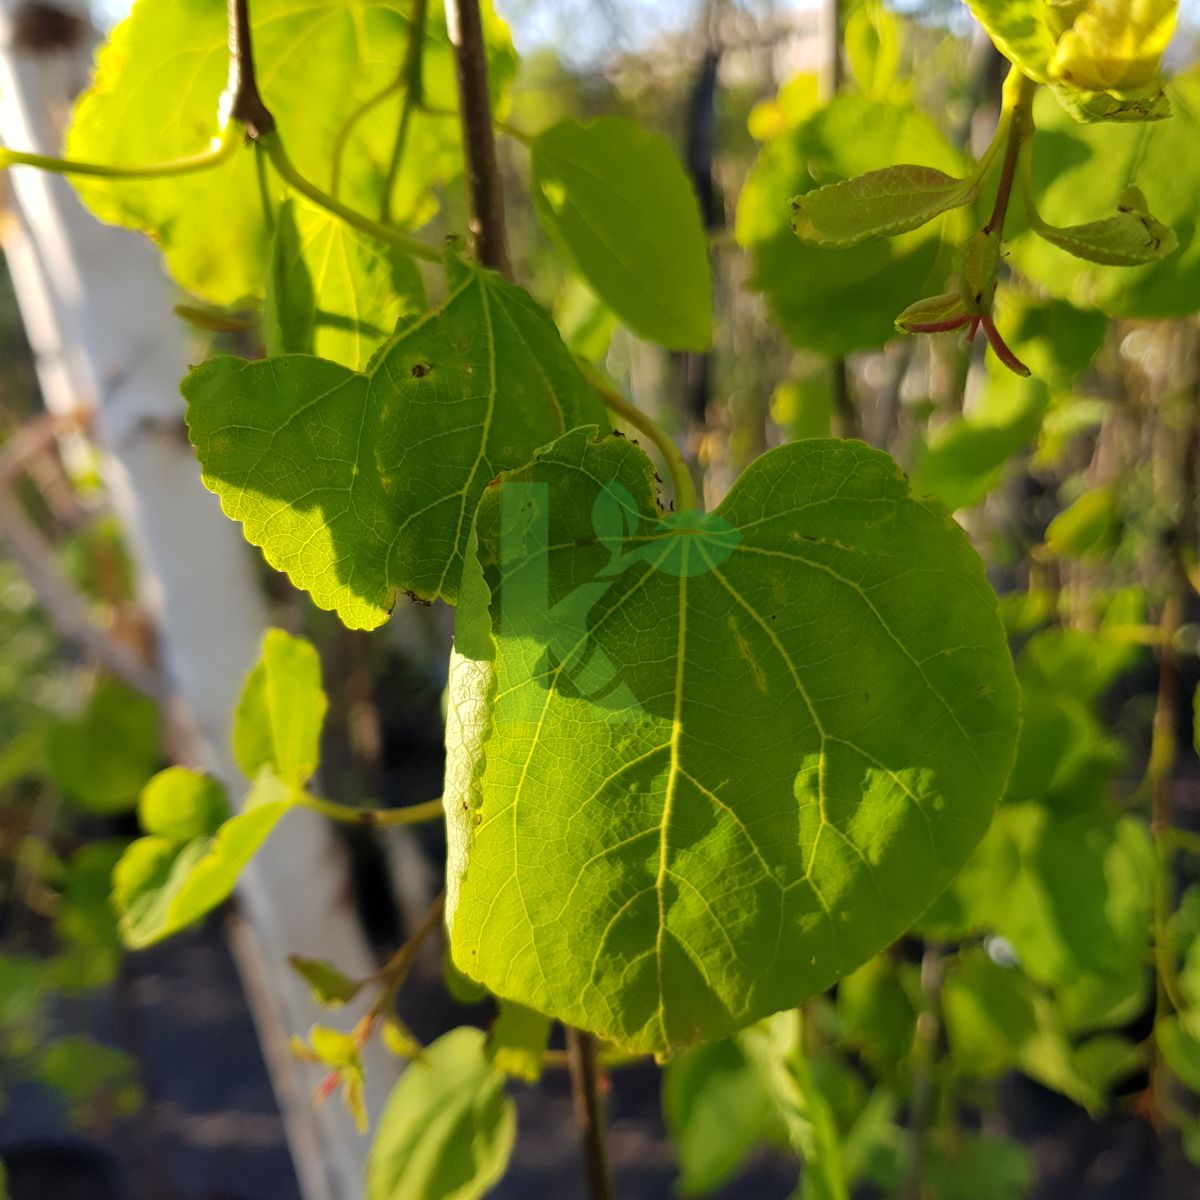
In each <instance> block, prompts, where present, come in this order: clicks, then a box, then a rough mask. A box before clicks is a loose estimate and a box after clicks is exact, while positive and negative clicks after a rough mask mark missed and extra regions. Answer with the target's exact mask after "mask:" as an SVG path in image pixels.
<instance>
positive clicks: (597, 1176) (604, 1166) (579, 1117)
mask: <svg viewBox="0 0 1200 1200" xmlns="http://www.w3.org/2000/svg"><path fill="white" fill-rule="evenodd" d="M566 1036H567V1070H568V1071H570V1073H571V1099H572V1101H573V1102H574V1105H575V1124H576V1126H578V1128H579V1136H580V1138H581V1139H582V1141H583V1162H584V1168H585V1170H586V1172H587V1182H588V1195H589V1196H591V1198H592V1200H612V1197H613V1194H614V1193H613V1184H612V1172H611V1170H610V1169H609V1165H608V1138H607V1136H606V1134H605V1129H604V1110H603V1108H602V1106H601V1104H600V1088H599V1081H598V1077H597V1075H596V1039H595V1038H594V1037H592V1035H591V1034H590V1033H584V1032H583V1030H581V1029H572V1028H571V1027H570V1026H568V1027H567V1030H566Z"/></svg>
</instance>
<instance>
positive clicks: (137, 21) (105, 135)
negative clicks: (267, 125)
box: [66, 0, 515, 305]
mask: <svg viewBox="0 0 1200 1200" xmlns="http://www.w3.org/2000/svg"><path fill="white" fill-rule="evenodd" d="M251 8H252V25H251V27H252V30H253V38H254V56H255V59H256V61H257V66H258V81H259V86H260V87H261V89H262V91H263V95H264V98H265V100H266V103H267V105H268V106H269V107H270V109H271V111H272V112H273V113H274V115H275V118H276V120H277V121H278V124H279V128H280V132H281V134H282V137H283V140H284V143H285V145H286V147H287V152H288V155H289V157H290V158H291V159H292V161H293V162H294V164H295V166H296V167H297V169H298V170H299V171H300V173H301V174H303V175H305V176H306V177H308V178H309V179H311V180H313V181H314V182H316V183H317V184H319V185H320V186H322V187H329V186H331V183H332V180H331V173H332V165H333V162H334V159H335V151H336V148H337V146H338V144H339V141H343V140H344V142H345V146H344V150H345V153H344V159H343V162H342V169H341V173H340V181H339V184H338V186H337V188H336V189H335V190H337V191H338V192H339V195H340V198H341V200H342V201H344V202H346V203H349V204H350V205H351V206H352V207H355V208H357V209H358V210H359V211H361V212H363V213H365V214H367V215H368V216H372V217H374V216H376V215H377V214H378V212H379V211H380V208H381V205H382V202H383V192H384V180H385V177H386V173H387V165H388V163H389V161H390V158H391V154H392V143H393V140H394V138H395V131H396V128H397V126H398V123H399V113H400V106H401V104H402V103H403V102H404V88H403V86H399V87H397V88H396V89H395V90H394V91H393V92H392V93H391V94H390V95H389V96H387V97H385V99H384V100H383V101H382V102H380V103H379V104H377V105H375V106H374V107H372V108H371V109H370V110H369V112H368V113H367V114H366V116H365V119H362V120H357V121H354V122H353V123H348V122H350V121H351V119H352V118H353V116H354V115H355V114H356V113H357V112H358V111H359V110H361V109H362V107H363V105H364V104H365V103H366V102H367V101H368V100H369V99H371V98H372V97H375V96H378V95H379V94H380V93H381V92H383V91H384V89H385V88H387V87H388V85H389V84H392V83H394V82H395V81H396V80H397V75H398V73H399V70H400V64H401V63H402V62H403V59H404V54H405V47H406V45H407V41H408V14H409V9H410V5H409V4H408V3H406V2H404V0H363V2H362V3H355V4H347V3H345V0H313V2H312V3H305V4H299V5H298V4H296V3H294V2H293V0H261V2H256V3H255V4H253V5H252V6H251ZM226 21H227V12H226V6H225V4H224V2H223V0H138V2H137V3H135V4H134V6H133V10H132V12H131V14H130V16H129V17H128V18H127V19H126V20H125V21H123V22H121V24H119V25H118V26H117V27H116V28H115V29H114V30H113V32H112V34H111V35H110V36H109V39H108V42H107V43H106V45H105V46H104V47H103V48H102V49H101V51H100V53H99V56H98V59H97V72H96V79H95V82H94V84H93V86H92V88H91V89H90V90H89V91H87V92H85V93H84V94H83V96H82V97H81V98H80V100H79V102H78V104H77V106H76V109H75V115H74V119H73V123H72V127H71V130H70V132H69V134H68V137H67V147H66V152H67V154H68V156H70V157H72V158H82V159H90V160H92V161H96V162H104V163H114V164H124V165H133V164H140V163H156V162H165V161H169V160H171V159H175V158H179V157H182V156H186V155H192V154H196V153H200V152H203V151H205V150H207V149H208V147H209V144H210V141H211V139H213V138H214V137H215V136H216V135H217V134H218V131H219V127H218V109H219V105H220V98H221V95H222V92H223V90H224V89H225V87H226V84H227V82H228V74H229V62H228V60H229V51H228V44H227V43H228V34H227V31H226ZM484 24H485V31H486V35H487V41H488V45H489V64H488V65H489V78H490V80H491V83H492V86H493V94H494V95H499V94H500V93H501V92H503V91H504V90H505V88H506V86H507V83H508V81H509V79H510V78H511V76H512V73H513V68H514V65H515V57H514V55H513V52H512V47H511V45H510V43H509V39H508V33H507V29H506V28H505V27H504V25H503V23H502V22H500V21H498V20H497V19H496V17H495V16H494V15H493V14H492V13H491V11H490V6H487V5H485V13H484ZM164 46H169V47H170V48H171V53H170V56H169V57H164V55H163V52H162V51H163V47H164ZM422 68H423V69H422V78H423V83H424V93H425V95H424V99H425V101H426V103H427V104H428V105H429V107H430V109H433V110H446V109H450V110H454V109H455V108H456V107H457V103H458V98H457V89H456V86H455V80H454V66H453V56H452V50H451V47H450V44H449V40H448V38H447V36H446V29H445V24H444V21H443V18H442V15H441V10H440V6H438V5H431V6H430V12H429V16H428V21H427V30H426V39H425V52H424V56H423V62H422ZM164 114H169V117H170V119H169V120H168V119H164ZM255 158H256V152H255V150H254V149H253V148H247V149H245V150H238V151H237V152H235V153H234V155H233V156H232V158H230V159H228V160H226V161H225V162H223V163H222V164H221V165H220V166H218V167H216V168H213V169H210V170H207V171H202V172H198V173H195V174H190V175H180V176H175V177H172V178H166V179H155V180H116V179H88V178H82V177H75V178H74V179H73V182H74V183H75V186H76V188H77V190H78V191H79V193H80V195H81V197H82V198H83V200H84V202H85V204H87V206H88V207H89V208H90V209H91V210H92V212H93V213H95V215H96V216H98V217H99V218H100V219H101V220H103V221H109V222H112V223H115V224H119V225H126V226H129V227H131V228H134V229H142V230H145V231H146V232H148V233H150V234H152V235H153V236H154V238H155V240H156V242H157V243H158V245H159V246H160V247H161V248H162V251H163V254H164V256H165V259H166V264H167V269H168V270H169V271H170V273H171V275H172V276H173V277H174V279H175V280H176V282H178V283H179V284H180V285H181V286H182V287H184V288H186V289H188V290H189V291H191V292H194V293H196V294H197V295H199V296H202V297H203V298H204V299H206V300H208V301H209V302H211V303H213V304H217V305H226V304H233V303H236V302H239V301H243V300H244V299H245V298H246V297H254V296H260V295H262V292H263V284H264V279H265V275H266V268H267V262H268V255H269V253H270V226H271V215H270V212H269V211H268V210H269V209H273V208H274V207H275V206H276V205H277V204H278V202H279V201H280V200H281V199H282V197H283V195H284V189H283V187H282V186H281V185H280V184H279V182H278V180H277V179H276V178H275V176H274V173H273V171H272V170H271V169H270V168H268V167H267V165H266V163H265V162H262V163H256V161H255ZM259 167H261V168H262V169H263V171H264V175H263V178H265V180H266V183H267V200H266V203H264V199H263V187H262V182H261V180H260V175H259ZM461 169H462V150H461V144H460V137H459V132H458V122H457V121H456V120H452V119H447V118H446V117H444V116H442V115H441V113H440V112H437V113H436V115H435V113H434V112H432V111H425V110H424V109H417V110H416V111H415V112H414V113H413V114H412V117H411V122H410V127H409V131H408V139H407V144H406V152H405V159H404V169H403V170H401V171H400V172H399V173H398V177H397V180H396V185H395V190H394V191H393V193H392V196H391V214H392V217H393V219H394V220H395V221H396V222H397V223H399V224H400V225H402V226H406V225H414V224H420V223H421V222H423V221H425V220H427V219H428V218H429V217H430V216H431V215H432V214H433V212H434V211H436V208H437V199H436V195H435V189H436V188H437V187H438V186H439V185H440V184H443V183H445V182H447V181H449V180H452V179H454V178H455V177H456V176H457V175H458V173H459V172H460V171H461Z"/></svg>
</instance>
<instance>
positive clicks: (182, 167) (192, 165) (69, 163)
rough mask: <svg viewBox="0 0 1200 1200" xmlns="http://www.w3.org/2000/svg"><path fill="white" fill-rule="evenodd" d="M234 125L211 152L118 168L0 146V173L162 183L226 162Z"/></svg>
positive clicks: (235, 138)
mask: <svg viewBox="0 0 1200 1200" xmlns="http://www.w3.org/2000/svg"><path fill="white" fill-rule="evenodd" d="M239 134H240V131H239V129H238V127H237V125H235V124H233V123H230V124H229V125H227V126H226V127H225V132H224V133H223V134H222V135H221V137H220V138H219V139H217V138H214V139H213V145H212V147H211V149H208V150H205V151H202V152H201V153H200V154H189V155H186V156H184V157H183V158H173V159H170V160H168V161H167V162H160V163H145V164H141V165H135V166H119V165H116V164H113V163H95V162H81V161H79V160H78V159H72V158H55V157H53V156H52V155H49V154H30V153H28V152H27V151H24V150H10V149H8V148H7V147H5V146H0V169H3V168H4V167H37V168H38V169H39V170H41V171H49V172H50V173H51V174H53V175H94V176H96V177H98V178H100V179H166V178H169V177H170V176H173V175H190V174H192V173H194V172H196V171H207V170H208V169H209V168H210V167H215V166H217V165H218V164H220V163H222V162H224V161H225V160H226V159H227V158H229V157H230V156H231V155H232V154H233V152H234V151H235V150H236V149H237V148H238V145H239V144H240V142H241V137H240V136H239Z"/></svg>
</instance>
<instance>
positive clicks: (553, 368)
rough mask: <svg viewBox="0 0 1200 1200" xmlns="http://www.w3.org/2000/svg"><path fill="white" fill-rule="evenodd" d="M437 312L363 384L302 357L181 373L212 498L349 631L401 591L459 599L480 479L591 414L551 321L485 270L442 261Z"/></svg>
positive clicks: (406, 335) (215, 364) (595, 414)
mask: <svg viewBox="0 0 1200 1200" xmlns="http://www.w3.org/2000/svg"><path fill="white" fill-rule="evenodd" d="M452 276H453V287H452V290H451V292H450V294H449V296H448V297H447V299H446V300H445V301H444V303H443V304H442V305H441V306H440V307H439V308H437V309H435V310H433V311H432V312H429V313H427V314H425V315H424V316H422V317H419V318H416V319H412V320H408V321H406V322H403V323H402V324H401V326H400V327H399V328H398V330H397V332H396V334H395V335H394V336H393V337H392V338H391V340H390V341H388V343H387V344H386V345H385V346H384V348H383V349H382V350H381V351H380V352H379V353H378V354H377V355H376V357H375V359H374V360H373V361H372V362H371V364H370V366H369V368H368V371H367V373H366V374H358V373H356V372H354V371H351V370H349V369H348V368H346V367H343V366H340V365H339V364H337V363H332V362H326V361H325V360H324V359H318V358H310V357H308V356H305V355H287V356H285V357H283V358H275V359H268V360H266V361H264V362H246V361H244V360H242V359H237V358H231V357H228V356H222V357H219V358H216V359H213V360H211V361H210V362H208V363H205V364H204V365H203V366H202V367H199V368H197V369H196V370H195V371H193V372H192V374H191V375H190V376H188V378H187V380H186V381H185V382H184V385H183V391H184V395H185V396H186V397H187V400H188V428H189V431H190V434H191V438H192V442H193V444H194V445H195V447H196V452H197V454H198V455H199V457H200V463H201V466H202V467H203V469H204V474H203V479H204V483H205V485H206V486H207V487H208V488H210V489H211V490H212V491H214V492H216V493H217V495H219V496H220V497H221V506H222V508H223V509H224V511H225V513H226V515H227V516H229V517H232V518H233V519H234V520H237V521H241V522H242V526H243V531H244V532H245V535H246V537H247V539H248V540H249V541H251V542H253V543H254V544H255V545H256V546H261V547H262V549H263V552H264V553H265V555H266V557H267V561H268V562H270V563H271V564H272V565H273V566H275V567H278V568H279V569H280V570H284V571H286V572H287V573H288V575H289V576H290V577H291V579H292V581H293V582H294V583H295V584H296V585H297V586H298V587H301V588H304V589H305V591H307V592H309V593H310V594H311V595H312V597H313V599H314V600H315V601H316V603H317V604H318V605H320V607H322V608H331V609H335V610H336V611H337V613H338V615H339V616H340V617H341V618H342V620H343V621H344V622H345V623H346V624H347V625H349V626H351V627H353V628H362V629H370V628H373V627H374V626H376V625H379V624H381V623H382V622H383V621H384V620H386V618H387V615H388V612H389V611H390V609H391V606H392V604H393V602H394V599H395V595H396V592H397V591H398V590H404V591H409V592H412V593H414V594H415V595H416V596H418V597H421V598H423V599H428V600H433V599H435V598H438V597H442V598H445V599H447V600H453V598H454V596H455V595H456V593H457V591H458V578H459V572H460V570H461V564H462V550H463V546H464V544H465V542H466V538H467V534H468V532H469V529H470V524H471V515H472V513H473V511H474V507H475V504H476V502H477V501H478V499H479V496H480V495H481V493H482V492H483V488H484V486H485V485H486V484H487V482H488V480H490V479H492V478H493V477H494V476H495V474H496V473H497V471H499V470H501V469H502V468H504V467H512V466H517V465H518V464H520V463H522V462H525V461H526V460H527V459H528V458H529V456H530V454H531V453H532V452H533V450H534V449H535V448H536V447H538V446H540V445H542V444H543V443H545V442H546V441H548V440H550V439H551V438H553V437H554V436H556V435H557V434H559V433H562V432H564V431H565V430H567V429H571V428H574V427H575V426H577V425H580V424H582V423H584V422H587V421H597V420H602V419H603V417H602V410H601V407H600V402H599V400H598V399H597V398H596V396H595V393H594V392H593V391H592V389H591V388H590V386H589V385H588V384H587V383H586V381H585V380H584V378H583V376H582V375H581V374H580V372H579V369H578V367H576V365H575V362H574V360H573V359H572V357H571V355H570V354H569V353H568V351H567V350H566V348H565V347H564V346H563V344H562V340H561V338H560V337H559V336H558V332H557V330H556V329H555V328H554V326H553V324H552V323H551V321H550V318H549V317H548V316H547V315H546V313H545V312H544V311H543V310H542V309H541V308H539V307H538V305H537V304H535V303H534V302H533V301H532V300H531V299H530V298H529V296H528V295H527V294H526V293H525V292H523V291H522V290H521V289H520V288H517V287H513V286H512V285H511V284H508V283H505V282H504V281H503V280H502V279H501V278H500V277H499V276H498V275H496V274H494V273H492V272H490V271H476V270H474V269H468V268H466V267H464V266H462V265H461V264H458V263H457V262H456V261H455V262H454V263H453V264H452Z"/></svg>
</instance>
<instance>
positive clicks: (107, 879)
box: [50, 838, 127, 992]
mask: <svg viewBox="0 0 1200 1200" xmlns="http://www.w3.org/2000/svg"><path fill="white" fill-rule="evenodd" d="M126 844H127V843H126V842H125V840H124V839H123V838H108V839H105V840H103V841H98V842H90V843H88V844H87V845H85V846H81V847H80V848H79V849H78V850H76V851H75V853H74V854H72V855H71V858H70V861H69V862H68V864H67V875H66V879H65V881H64V885H63V890H62V894H61V895H60V897H59V901H58V907H57V909H56V910H55V913H54V932H55V934H56V935H57V936H58V938H59V939H60V941H61V942H62V945H63V949H62V952H61V953H60V954H59V955H58V956H57V957H56V958H55V959H54V960H53V961H52V963H51V966H50V974H51V977H52V979H53V981H54V984H55V985H56V986H57V987H59V988H62V989H63V990H64V991H74V992H81V991H88V990H90V989H92V988H96V987H103V986H104V985H105V984H108V983H110V982H111V981H112V979H113V977H114V976H115V974H116V971H117V965H118V963H119V962H120V957H121V939H120V937H119V935H118V933H117V914H116V911H115V910H114V909H113V906H112V902H111V898H110V893H111V891H112V875H113V869H114V868H115V867H116V864H117V861H118V860H119V859H120V857H121V855H122V853H123V852H124V850H125V847H126Z"/></svg>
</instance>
